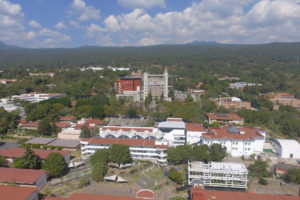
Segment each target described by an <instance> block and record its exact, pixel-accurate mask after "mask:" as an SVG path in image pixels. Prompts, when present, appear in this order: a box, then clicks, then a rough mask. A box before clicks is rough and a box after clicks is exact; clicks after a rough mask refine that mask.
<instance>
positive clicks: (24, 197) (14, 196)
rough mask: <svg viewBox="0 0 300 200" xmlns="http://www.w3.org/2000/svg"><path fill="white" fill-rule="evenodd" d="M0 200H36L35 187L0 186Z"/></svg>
mask: <svg viewBox="0 0 300 200" xmlns="http://www.w3.org/2000/svg"><path fill="white" fill-rule="evenodd" d="M0 199H1V200H2V199H3V200H38V191H37V187H28V186H10V185H0Z"/></svg>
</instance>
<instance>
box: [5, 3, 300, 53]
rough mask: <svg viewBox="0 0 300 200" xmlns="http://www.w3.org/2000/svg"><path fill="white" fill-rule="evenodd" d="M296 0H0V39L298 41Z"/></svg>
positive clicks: (50, 42) (40, 43)
mask: <svg viewBox="0 0 300 200" xmlns="http://www.w3.org/2000/svg"><path fill="white" fill-rule="evenodd" d="M299 2H300V0H241V1H237V0H0V30H1V31H0V41H3V42H5V43H7V44H11V45H18V46H24V47H31V48H53V47H77V46H81V45H97V46H147V45H155V44H182V43H188V42H192V41H195V40H198V41H216V42H220V43H239V44H256V43H268V42H292V41H300V34H299V33H300V4H299Z"/></svg>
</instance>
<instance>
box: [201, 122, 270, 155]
mask: <svg viewBox="0 0 300 200" xmlns="http://www.w3.org/2000/svg"><path fill="white" fill-rule="evenodd" d="M265 134H266V133H265V132H264V131H262V130H260V129H259V128H255V127H237V126H225V127H219V128H209V131H208V133H203V134H202V140H201V144H202V145H203V144H206V145H208V146H211V145H212V144H215V143H216V144H221V145H222V146H223V147H226V150H227V153H229V154H230V155H231V156H233V157H240V156H245V157H249V156H251V155H252V154H256V155H258V154H260V153H262V152H263V148H264V142H265Z"/></svg>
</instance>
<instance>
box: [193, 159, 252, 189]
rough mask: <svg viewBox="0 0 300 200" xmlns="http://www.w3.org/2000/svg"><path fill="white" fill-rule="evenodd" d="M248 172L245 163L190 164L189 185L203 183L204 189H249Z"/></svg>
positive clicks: (196, 162) (195, 162)
mask: <svg viewBox="0 0 300 200" xmlns="http://www.w3.org/2000/svg"><path fill="white" fill-rule="evenodd" d="M247 176H248V170H247V168H246V167H245V165H244V164H243V163H229V162H211V163H204V162H198V161H194V162H189V163H188V184H189V185H191V184H193V182H194V181H196V182H198V181H199V180H200V181H201V182H202V184H203V186H204V187H214V188H234V189H247Z"/></svg>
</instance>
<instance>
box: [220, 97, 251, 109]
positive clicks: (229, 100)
mask: <svg viewBox="0 0 300 200" xmlns="http://www.w3.org/2000/svg"><path fill="white" fill-rule="evenodd" d="M216 104H217V106H218V107H221V106H222V107H224V108H226V109H234V110H239V109H249V110H250V109H251V103H250V102H248V101H242V100H241V99H240V98H237V97H225V98H218V99H217V100H216Z"/></svg>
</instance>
